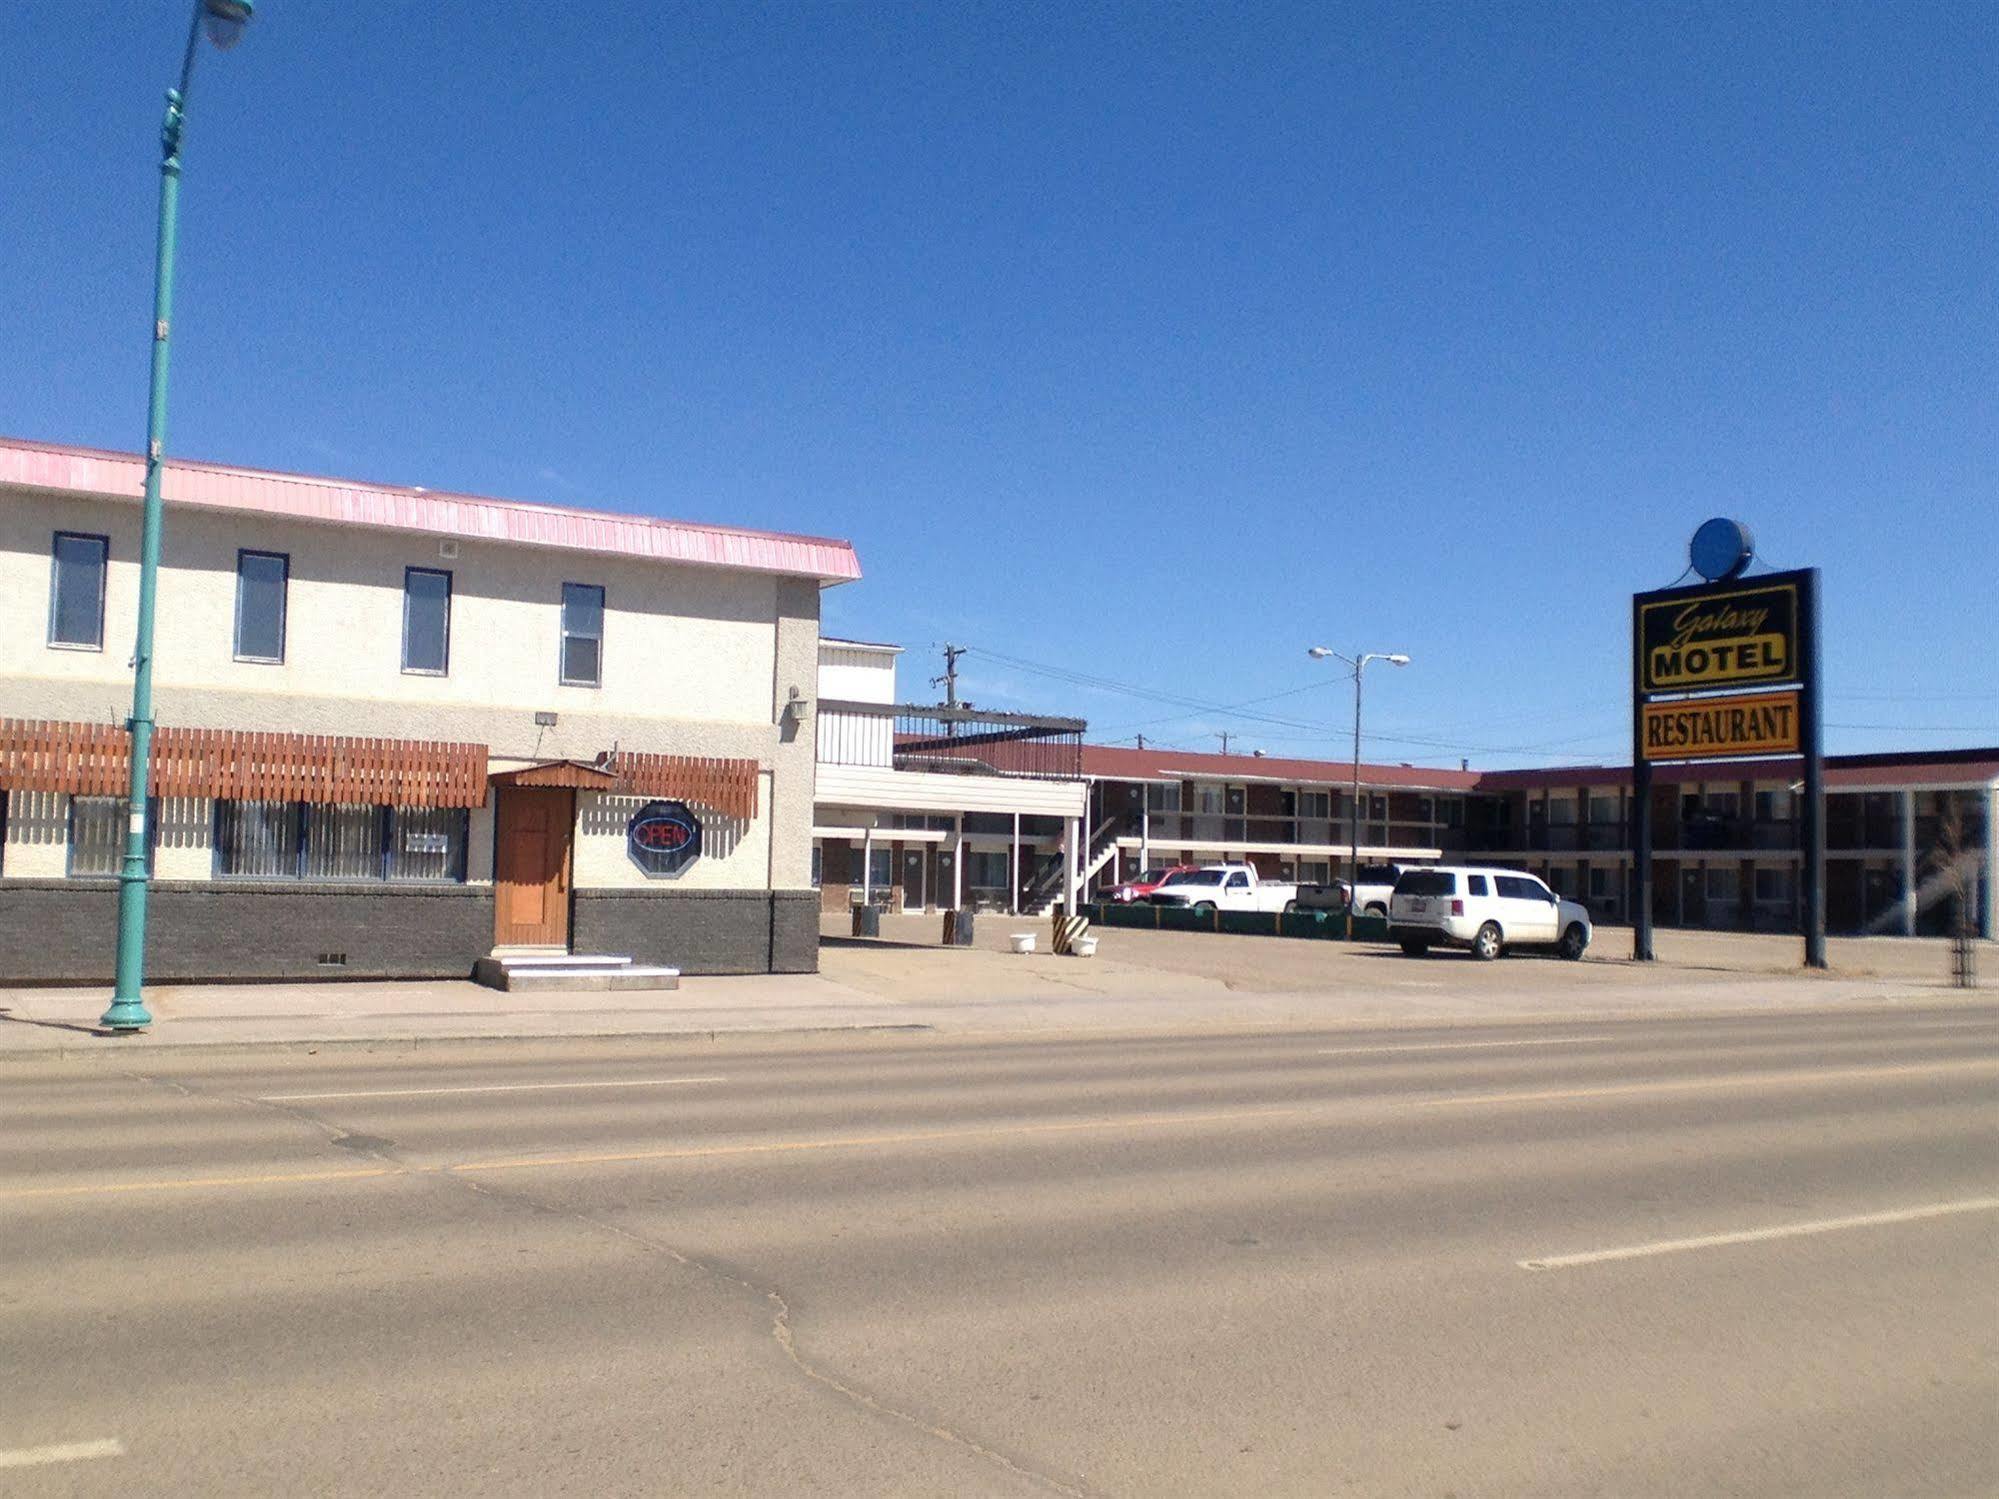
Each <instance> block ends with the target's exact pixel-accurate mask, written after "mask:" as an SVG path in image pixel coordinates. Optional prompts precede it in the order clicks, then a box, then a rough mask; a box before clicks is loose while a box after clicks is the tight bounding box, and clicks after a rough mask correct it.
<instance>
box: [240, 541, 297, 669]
mask: <svg viewBox="0 0 1999 1499" xmlns="http://www.w3.org/2000/svg"><path fill="white" fill-rule="evenodd" d="M290 576H291V558H289V557H287V556H286V555H285V554H284V553H283V552H248V551H243V552H238V553H237V554H236V659H237V660H238V661H267V662H274V663H275V662H281V661H283V660H284V659H285V584H286V582H287V580H288V579H289V578H290Z"/></svg>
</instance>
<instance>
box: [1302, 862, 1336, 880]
mask: <svg viewBox="0 0 1999 1499" xmlns="http://www.w3.org/2000/svg"><path fill="white" fill-rule="evenodd" d="M1332 876H1333V871H1332V867H1331V865H1330V864H1328V863H1327V861H1326V860H1324V859H1307V860H1305V862H1304V863H1302V864H1300V865H1299V866H1298V877H1299V878H1300V879H1302V880H1303V881H1305V883H1306V884H1308V885H1323V884H1325V883H1326V882H1327V881H1328V880H1330V879H1331V878H1332Z"/></svg>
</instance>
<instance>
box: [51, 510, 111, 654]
mask: <svg viewBox="0 0 1999 1499" xmlns="http://www.w3.org/2000/svg"><path fill="white" fill-rule="evenodd" d="M110 552H111V543H110V541H109V540H108V539H107V538H105V537H102V536H84V535H80V534H79V533H77V532H75V531H58V532H56V539H55V548H54V552H53V554H52V559H51V561H50V563H49V644H50V645H60V646H67V647H69V648H70V649H72V650H79V651H101V650H103V649H104V570H105V559H106V558H107V557H108V556H109V555H110Z"/></svg>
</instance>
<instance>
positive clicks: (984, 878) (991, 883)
mask: <svg viewBox="0 0 1999 1499" xmlns="http://www.w3.org/2000/svg"><path fill="white" fill-rule="evenodd" d="M1006 866H1007V857H1006V855H1005V854H1000V853H986V852H981V851H979V850H977V849H974V850H971V851H969V852H967V853H966V855H965V873H966V876H967V877H968V878H969V879H970V880H971V882H972V884H973V885H974V886H975V887H977V888H978V889H981V890H1004V889H1005V888H1006Z"/></svg>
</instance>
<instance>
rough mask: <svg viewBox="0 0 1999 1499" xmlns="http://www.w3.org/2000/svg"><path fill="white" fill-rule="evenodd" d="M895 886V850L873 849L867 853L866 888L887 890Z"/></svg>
mask: <svg viewBox="0 0 1999 1499" xmlns="http://www.w3.org/2000/svg"><path fill="white" fill-rule="evenodd" d="M894 884H895V850H894V849H892V848H879V847H878V848H873V849H870V850H869V851H868V888H869V889H870V890H887V889H888V888H889V887H891V886H892V885H894Z"/></svg>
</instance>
